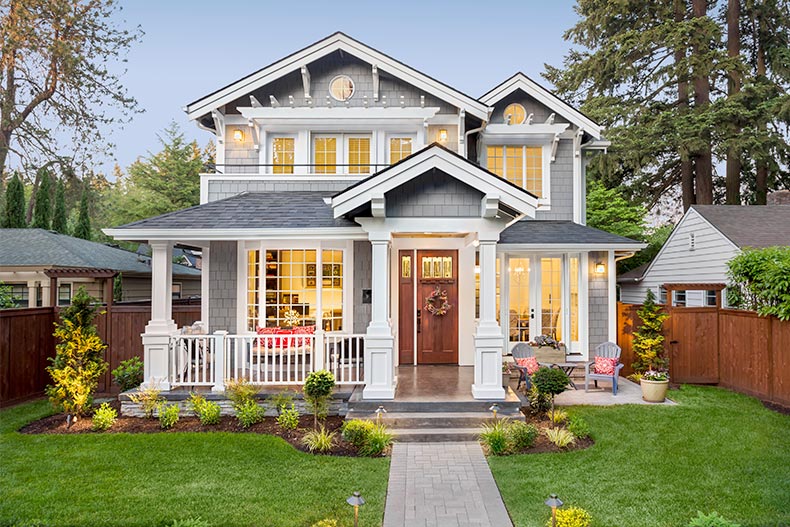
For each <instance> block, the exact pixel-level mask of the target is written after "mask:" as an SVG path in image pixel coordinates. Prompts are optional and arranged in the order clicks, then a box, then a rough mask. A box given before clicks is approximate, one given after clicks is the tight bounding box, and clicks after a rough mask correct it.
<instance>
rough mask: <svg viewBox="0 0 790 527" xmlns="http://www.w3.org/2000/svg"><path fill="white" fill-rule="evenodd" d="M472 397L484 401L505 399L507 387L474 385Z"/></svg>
mask: <svg viewBox="0 0 790 527" xmlns="http://www.w3.org/2000/svg"><path fill="white" fill-rule="evenodd" d="M472 397H474V398H475V399H481V400H484V401H504V400H505V389H504V388H503V387H501V386H485V385H483V386H478V385H476V384H473V385H472Z"/></svg>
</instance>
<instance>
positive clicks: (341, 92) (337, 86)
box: [329, 75, 354, 102]
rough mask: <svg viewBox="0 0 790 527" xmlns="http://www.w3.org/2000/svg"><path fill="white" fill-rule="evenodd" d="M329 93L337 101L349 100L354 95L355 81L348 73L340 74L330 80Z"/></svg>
mask: <svg viewBox="0 0 790 527" xmlns="http://www.w3.org/2000/svg"><path fill="white" fill-rule="evenodd" d="M329 95H331V96H332V98H333V99H335V100H336V101H341V102H343V101H347V100H349V99H350V98H351V97H352V96H353V95H354V81H352V80H351V78H350V77H349V76H348V75H338V76H337V77H335V78H334V79H332V80H331V81H330V82H329Z"/></svg>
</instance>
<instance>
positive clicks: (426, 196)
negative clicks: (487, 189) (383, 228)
mask: <svg viewBox="0 0 790 527" xmlns="http://www.w3.org/2000/svg"><path fill="white" fill-rule="evenodd" d="M482 198H483V194H482V193H481V192H480V191H479V190H477V189H474V188H471V187H470V186H468V185H465V184H464V183H462V182H460V181H458V180H457V179H455V178H453V177H451V176H448V175H447V174H445V173H444V172H441V171H439V170H436V169H434V170H432V171H431V172H428V173H426V174H423V175H422V176H419V177H417V178H414V179H413V180H411V181H409V182H408V183H405V184H403V185H401V186H400V187H398V188H396V189H393V190H391V191H390V192H387V194H386V195H385V203H386V209H387V210H386V214H387V216H388V217H394V218H397V217H414V216H417V217H443V216H444V217H478V216H480V206H481V205H480V203H481V202H480V200H481V199H482Z"/></svg>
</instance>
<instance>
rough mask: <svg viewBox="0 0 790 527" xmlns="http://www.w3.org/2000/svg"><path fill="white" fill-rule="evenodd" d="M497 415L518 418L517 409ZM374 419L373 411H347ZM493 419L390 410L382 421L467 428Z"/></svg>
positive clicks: (356, 416) (478, 414)
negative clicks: (369, 412)
mask: <svg viewBox="0 0 790 527" xmlns="http://www.w3.org/2000/svg"><path fill="white" fill-rule="evenodd" d="M497 416H498V417H500V418H502V417H509V418H511V419H514V418H518V417H520V416H521V413H520V412H518V411H508V412H504V413H503V412H498V413H497ZM349 419H369V420H371V421H375V420H376V414H375V413H371V414H368V413H359V412H349V413H348V414H346V420H349ZM492 420H493V415H492V414H491V412H390V413H386V414H384V417H383V418H382V423H384V424H385V425H386V426H387V427H389V428H395V429H400V428H469V427H478V426H480V425H483V424H486V423H489V422H491V421H492Z"/></svg>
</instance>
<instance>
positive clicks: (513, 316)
mask: <svg viewBox="0 0 790 527" xmlns="http://www.w3.org/2000/svg"><path fill="white" fill-rule="evenodd" d="M509 272H510V305H509V306H508V313H509V318H510V321H509V322H510V342H528V341H529V321H530V302H529V274H530V265H529V258H511V259H510V268H509Z"/></svg>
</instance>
